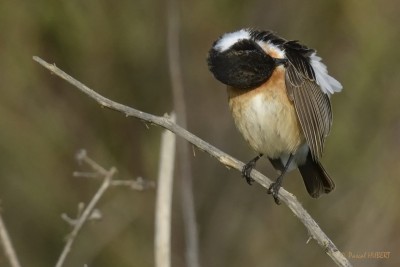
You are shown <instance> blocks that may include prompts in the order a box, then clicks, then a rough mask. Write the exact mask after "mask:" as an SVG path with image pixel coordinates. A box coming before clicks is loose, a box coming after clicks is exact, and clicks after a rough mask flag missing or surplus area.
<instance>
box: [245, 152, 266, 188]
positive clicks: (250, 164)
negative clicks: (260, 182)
mask: <svg viewBox="0 0 400 267" xmlns="http://www.w3.org/2000/svg"><path fill="white" fill-rule="evenodd" d="M262 156H263V154H259V155H258V156H257V157H255V158H254V159H252V160H250V161H249V162H248V163H247V164H246V165H244V166H243V169H242V176H243V177H244V178H246V181H247V183H248V184H249V185H251V183H252V182H253V181H254V180H253V178H251V177H250V174H251V171H252V170H253V168H254V167H255V166H256V163H257V161H258V160H259V159H260V158H261V157H262Z"/></svg>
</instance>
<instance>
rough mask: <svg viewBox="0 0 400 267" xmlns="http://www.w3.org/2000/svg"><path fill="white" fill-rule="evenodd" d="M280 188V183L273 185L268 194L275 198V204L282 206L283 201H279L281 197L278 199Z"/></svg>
mask: <svg viewBox="0 0 400 267" xmlns="http://www.w3.org/2000/svg"><path fill="white" fill-rule="evenodd" d="M280 188H281V184H280V183H278V182H275V183H272V184H271V186H270V187H269V188H268V194H271V195H272V197H273V198H274V200H275V203H276V204H277V205H280V204H281V201H280V200H279V197H278V194H279V189H280Z"/></svg>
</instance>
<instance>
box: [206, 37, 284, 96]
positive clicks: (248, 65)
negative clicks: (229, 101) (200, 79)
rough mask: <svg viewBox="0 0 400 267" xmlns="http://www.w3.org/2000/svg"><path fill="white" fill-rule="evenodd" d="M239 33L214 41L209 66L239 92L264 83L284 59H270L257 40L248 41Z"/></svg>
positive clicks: (215, 74) (219, 78)
mask: <svg viewBox="0 0 400 267" xmlns="http://www.w3.org/2000/svg"><path fill="white" fill-rule="evenodd" d="M240 33H241V32H237V33H235V34H237V35H238V36H233V37H231V36H222V37H221V38H219V39H218V40H217V41H216V42H214V44H213V47H212V48H211V50H210V51H209V55H208V67H209V69H210V71H211V72H212V73H213V74H214V77H215V78H216V79H217V80H219V81H220V82H222V83H224V84H226V85H229V86H232V87H235V88H238V89H251V88H255V87H257V86H260V85H261V84H263V83H265V82H266V81H267V80H268V79H269V78H270V77H271V75H272V72H273V71H274V69H275V67H276V66H277V65H279V64H282V60H278V59H274V58H272V57H271V56H269V55H268V54H267V53H266V52H265V51H264V50H263V49H262V48H261V47H260V45H258V44H257V42H256V41H255V40H254V39H252V38H250V37H249V38H247V37H248V36H246V32H244V31H243V32H242V33H243V35H244V36H240ZM241 37H243V38H242V39H240V38H241ZM224 38H225V39H224Z"/></svg>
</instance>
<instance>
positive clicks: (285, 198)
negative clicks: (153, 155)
mask: <svg viewBox="0 0 400 267" xmlns="http://www.w3.org/2000/svg"><path fill="white" fill-rule="evenodd" d="M33 59H34V60H35V61H37V62H38V63H39V64H41V65H42V66H43V67H45V68H46V69H48V70H50V71H51V72H52V73H54V74H56V75H57V76H59V77H60V78H62V79H64V80H66V81H67V82H69V83H71V84H72V85H74V86H75V87H76V88H78V89H79V90H80V91H81V92H83V93H85V94H86V95H88V96H89V97H91V98H93V99H94V100H96V101H97V102H98V103H99V104H100V105H101V106H104V107H108V108H110V109H113V110H116V111H119V112H122V113H124V114H125V115H126V116H132V117H135V118H138V119H140V120H144V121H147V122H149V123H151V124H155V125H158V126H161V127H164V128H166V129H168V130H170V131H171V132H173V133H175V134H176V135H178V136H180V137H182V138H184V139H186V140H187V141H188V142H190V143H191V144H193V145H194V146H196V147H198V148H199V149H200V150H202V151H205V152H207V153H208V154H210V155H211V156H212V157H214V158H216V159H217V160H219V161H220V162H221V163H222V164H224V165H225V166H227V167H230V168H234V169H236V170H238V171H240V170H241V169H242V167H243V166H244V163H243V162H241V161H239V160H237V159H235V158H233V157H232V156H230V155H228V154H226V153H224V152H223V151H221V150H219V149H218V148H216V147H214V146H212V145H210V144H209V143H207V142H205V141H204V140H202V139H200V138H199V137H197V136H195V135H193V134H192V133H190V132H188V131H187V130H185V129H184V128H182V127H180V126H179V125H177V124H176V123H173V122H172V121H171V120H170V119H169V118H168V117H160V116H155V115H152V114H148V113H145V112H142V111H139V110H136V109H134V108H131V107H128V106H125V105H122V104H120V103H117V102H115V101H112V100H110V99H108V98H105V97H104V96H102V95H100V94H98V93H96V92H95V91H93V90H92V89H90V88H89V87H87V86H86V85H84V84H82V83H81V82H79V81H77V80H76V79H74V78H72V77H71V76H69V75H68V74H66V73H65V72H63V71H62V70H60V69H59V68H57V67H56V66H55V65H51V64H49V63H47V62H45V61H44V60H42V59H41V58H39V57H33ZM251 177H252V178H253V179H254V180H255V181H256V182H257V183H259V184H260V185H262V186H263V187H265V188H269V186H270V185H271V183H272V181H271V180H270V179H268V178H267V177H266V176H264V175H262V174H261V173H260V172H258V171H256V170H253V171H252V172H251ZM278 195H279V199H280V200H281V201H282V202H283V203H285V204H286V205H287V206H288V207H289V208H290V210H291V211H292V212H293V213H294V214H295V215H296V216H297V217H298V218H299V219H300V221H301V222H302V223H303V224H304V226H305V227H306V228H307V230H308V232H309V234H310V236H312V238H313V239H315V240H316V241H317V243H318V244H319V245H320V246H321V247H322V248H323V249H324V251H325V252H326V253H327V254H328V255H329V256H330V257H331V258H332V260H333V261H334V262H335V263H336V264H337V265H338V266H351V264H350V262H349V261H348V260H347V259H346V258H345V257H344V255H343V254H342V253H341V252H340V251H339V250H338V249H337V248H336V246H335V244H334V243H333V242H332V241H331V240H330V239H329V238H328V236H327V235H326V234H325V233H324V232H323V231H322V230H321V228H320V227H319V226H318V224H317V223H316V222H315V221H314V219H313V218H312V217H311V216H310V215H309V214H308V212H307V211H306V210H305V209H304V208H303V206H302V205H301V204H300V203H299V201H298V200H297V199H296V197H295V196H294V195H293V194H291V193H289V192H288V191H286V190H285V189H284V188H281V189H280V190H279V194H278Z"/></svg>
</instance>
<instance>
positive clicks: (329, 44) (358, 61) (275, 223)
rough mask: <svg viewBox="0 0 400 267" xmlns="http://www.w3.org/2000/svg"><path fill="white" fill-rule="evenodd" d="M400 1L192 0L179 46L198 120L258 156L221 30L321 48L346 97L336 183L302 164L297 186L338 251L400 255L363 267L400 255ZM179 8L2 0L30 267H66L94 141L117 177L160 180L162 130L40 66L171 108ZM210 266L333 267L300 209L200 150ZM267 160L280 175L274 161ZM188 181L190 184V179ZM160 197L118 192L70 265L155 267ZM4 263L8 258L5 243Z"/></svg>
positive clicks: (4, 196)
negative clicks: (232, 103)
mask: <svg viewBox="0 0 400 267" xmlns="http://www.w3.org/2000/svg"><path fill="white" fill-rule="evenodd" d="M399 9H400V2H399V1H396V0H384V1H372V0H366V1H357V0H341V1H311V0H308V1H294V0H292V1H270V0H263V1H260V0H250V1H248V0H247V1H243V0H238V1H228V0H218V1H212V0H203V1H180V3H179V12H180V13H181V20H180V22H181V32H180V34H181V38H180V45H181V49H180V53H181V59H182V60H181V64H182V66H183V82H184V88H185V99H186V104H187V117H188V129H189V130H190V131H191V132H193V133H195V134H196V135H198V136H200V137H201V138H203V139H204V140H206V141H208V142H210V143H211V144H213V145H215V146H217V147H218V148H220V149H222V150H224V151H226V152H227V153H230V154H231V155H233V156H235V157H237V158H239V159H241V160H242V161H248V160H249V159H250V158H252V157H253V156H254V153H253V152H252V151H251V150H250V149H249V148H248V147H247V145H246V144H245V142H244V141H243V140H242V138H241V136H240V135H239V133H238V132H237V131H236V129H235V128H234V125H233V121H232V119H231V116H230V114H229V110H228V106H227V103H226V92H225V90H224V88H223V86H222V85H221V84H219V83H217V82H216V81H215V80H214V79H213V77H212V75H211V74H210V73H209V72H208V70H207V65H206V61H205V59H206V55H207V51H208V49H209V48H210V46H211V44H212V42H213V41H214V40H215V39H216V38H217V37H218V36H219V35H220V34H222V33H224V32H227V31H233V30H236V29H239V28H243V27H254V28H259V29H271V30H274V31H276V32H277V33H278V34H279V35H281V36H283V37H285V38H288V39H299V40H301V41H302V43H304V44H306V45H308V46H310V47H313V48H317V50H318V53H319V55H320V56H321V57H322V58H323V59H324V62H325V63H326V64H327V65H328V68H329V71H330V74H331V75H333V76H334V77H336V78H337V79H338V80H339V81H341V82H342V84H343V86H344V90H343V92H342V93H340V94H337V95H334V96H333V111H334V123H333V128H332V132H331V135H330V137H329V138H328V140H327V146H326V150H325V155H324V158H323V163H324V166H325V167H326V169H327V170H328V171H329V173H330V174H331V176H332V177H333V178H334V180H335V182H336V185H337V187H336V190H335V191H334V192H333V193H331V194H329V195H326V196H323V197H321V198H320V199H318V200H314V199H311V198H310V197H309V196H308V195H307V193H306V190H305V188H304V186H303V182H302V180H301V178H300V175H299V173H298V172H297V171H296V172H293V173H291V174H290V175H289V177H287V179H286V181H285V188H286V189H288V190H289V191H290V192H293V193H294V194H295V195H296V196H297V197H298V198H299V199H300V200H301V202H302V203H303V205H304V206H305V208H306V209H307V210H308V211H309V212H310V214H311V215H312V216H313V217H314V218H315V219H316V221H317V222H318V223H319V224H320V226H321V227H322V229H323V230H324V231H325V232H326V233H327V235H328V236H329V237H330V238H331V239H332V240H333V241H334V243H335V244H336V245H337V246H338V248H339V249H340V250H341V251H343V252H344V253H345V255H346V256H349V255H350V253H352V254H353V255H354V254H360V255H361V256H362V255H363V253H365V252H366V253H369V252H390V257H389V258H388V259H371V258H370V259H351V258H350V260H351V262H352V263H353V264H354V265H355V266H399V264H400V250H399V248H400V227H399V225H400V209H399V204H398V203H399V202H400V194H399V188H400V164H399V163H400V161H399V159H400V152H399V151H400V149H399V148H400V141H399V140H400V107H399V103H400V91H399V87H400V75H399V72H400V56H399V55H400V54H399V49H398V46H399V43H400V32H399V27H398V25H400V20H399ZM166 10H167V9H166V2H162V1H144V0H135V1H114V2H112V1H99V0H97V1H93V0H86V1H81V0H69V1H50V0H39V1H1V2H0V90H1V97H0V199H1V212H2V215H3V218H4V220H5V223H6V225H7V227H8V230H9V233H10V235H11V238H12V241H13V243H14V245H15V248H16V251H17V254H18V256H19V259H20V261H21V263H22V265H23V266H33V267H35V266H52V265H54V264H55V262H56V260H57V258H58V256H59V253H60V252H61V249H62V247H63V246H64V240H65V237H66V235H67V234H68V232H69V231H70V227H69V226H68V225H67V224H66V223H65V222H64V221H62V220H61V219H60V215H61V214H62V213H64V212H65V213H67V214H69V215H70V216H71V217H73V216H75V214H76V212H77V211H76V210H77V204H78V203H79V202H87V201H89V200H90V198H91V197H92V195H93V193H94V192H95V190H96V189H97V187H98V185H99V183H98V182H96V181H93V180H87V179H81V178H74V177H72V172H73V171H75V170H87V168H86V167H85V166H79V165H78V164H77V163H76V161H75V159H74V157H75V153H76V152H77V151H78V150H79V149H81V148H86V149H87V150H88V153H89V155H90V156H91V157H93V158H94V159H96V160H97V161H98V162H99V163H101V164H102V165H103V166H104V167H106V168H109V167H111V166H115V167H117V168H118V170H119V172H118V178H121V179H131V178H135V177H138V176H142V177H144V178H145V179H149V180H155V179H156V178H157V172H158V170H157V168H158V155H159V143H160V141H159V140H160V133H161V129H160V128H157V127H153V126H151V127H150V128H149V129H147V128H146V127H145V126H144V125H143V124H142V123H141V122H139V121H137V120H135V119H132V118H125V117H124V116H123V115H121V114H119V113H117V112H113V111H110V110H107V109H102V108H100V107H99V106H98V105H97V104H96V103H95V102H94V101H92V100H91V99H89V98H87V97H86V96H84V95H82V94H81V93H80V92H78V91H77V90H76V89H75V88H73V87H72V86H71V85H69V84H67V83H66V82H64V81H62V80H61V79H59V78H57V77H55V76H54V75H51V74H50V73H49V71H47V70H45V69H44V68H42V67H41V66H39V65H38V64H37V63H35V62H34V61H33V60H32V56H33V55H37V56H40V57H42V58H43V59H45V60H47V61H49V62H51V63H56V65H57V66H59V67H60V68H62V69H63V70H64V71H66V72H67V73H69V74H71V75H72V76H74V77H76V78H77V79H79V80H80V81H82V82H83V83H85V84H87V85H88V86H90V87H92V88H94V89H95V90H97V91H98V92H100V93H101V94H104V95H105V96H106V97H109V98H111V99H113V100H116V101H119V102H122V103H124V104H127V105H130V106H132V107H135V108H137V109H140V110H143V111H146V112H150V113H153V114H158V115H162V114H164V113H165V112H170V111H171V110H172V108H173V105H172V97H171V86H170V79H169V75H168V57H167V52H166V51H167V46H166V38H167V31H166V20H167V14H166ZM190 160H191V162H192V164H193V176H194V197H195V201H196V210H195V211H196V214H197V221H198V227H199V242H200V244H199V247H200V260H201V263H202V266H207V267H216V266H231V267H239V266H334V263H333V262H332V261H331V260H330V258H329V257H328V256H327V255H325V253H324V252H323V251H322V249H321V248H320V247H319V246H318V245H317V244H316V243H315V242H313V241H312V242H310V243H309V244H306V241H307V238H308V236H307V232H306V230H305V228H304V227H303V225H302V224H301V223H300V222H299V221H298V220H297V219H296V218H295V217H294V216H293V214H292V213H291V212H290V211H289V209H288V208H287V207H285V206H276V205H275V204H274V202H273V201H272V199H271V197H270V196H268V195H267V194H266V190H265V189H264V188H261V187H260V186H257V185H254V186H251V187H250V186H247V185H246V184H245V182H244V181H243V180H242V179H241V178H240V174H239V173H238V172H237V171H233V170H228V169H226V168H225V167H224V166H222V165H221V164H220V163H218V162H217V161H215V160H214V159H212V158H210V157H209V156H208V155H207V154H205V153H202V152H197V153H196V156H195V157H192V158H191V159H190ZM258 169H259V170H260V171H262V172H263V173H265V174H266V175H267V176H269V177H275V176H276V173H275V172H274V171H273V169H272V168H271V166H270V165H269V162H267V160H265V159H264V160H261V161H260V163H259V164H258ZM177 179H179V177H177ZM179 190H180V184H179V183H178V182H177V183H176V185H175V196H174V203H173V229H172V236H173V247H172V249H173V266H177V267H179V266H185V260H184V247H185V244H184V238H183V230H182V228H183V226H182V213H181V208H180V207H181V206H180V194H179ZM154 198H155V192H154V190H149V191H145V192H134V191H131V190H129V189H112V190H110V191H109V192H108V193H107V195H106V196H105V198H104V199H103V200H102V201H101V203H100V204H99V208H100V209H101V211H102V214H103V219H102V220H101V221H97V222H91V223H89V224H88V225H86V227H85V228H84V229H83V231H82V233H81V235H80V236H79V238H78V239H77V241H76V244H75V246H74V247H73V250H72V252H71V254H70V257H69V258H68V260H67V262H66V266H83V264H85V263H86V264H88V266H96V267H101V266H153V265H154V260H153V228H154ZM0 266H8V262H7V260H6V258H5V257H4V254H3V252H2V251H1V252H0Z"/></svg>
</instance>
